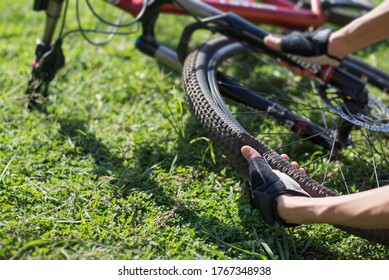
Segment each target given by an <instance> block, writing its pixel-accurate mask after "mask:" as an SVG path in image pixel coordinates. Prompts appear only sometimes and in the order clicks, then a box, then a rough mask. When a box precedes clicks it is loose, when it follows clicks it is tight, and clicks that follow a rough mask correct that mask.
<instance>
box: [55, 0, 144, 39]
mask: <svg viewBox="0 0 389 280" xmlns="http://www.w3.org/2000/svg"><path fill="white" fill-rule="evenodd" d="M67 2H68V0H67ZM86 2H87V4H88V8H89V10H90V11H91V13H92V14H93V15H94V16H95V17H96V18H97V19H98V20H99V21H100V22H102V23H103V24H106V25H109V26H112V27H114V29H113V30H111V31H106V30H98V29H85V28H83V27H82V24H81V17H80V4H79V0H76V18H77V24H78V29H73V30H69V31H67V32H66V33H64V34H63V36H62V38H61V39H63V38H65V37H66V36H68V35H70V34H73V33H77V32H80V33H81V35H82V36H83V37H84V39H85V40H86V41H87V42H88V43H89V44H91V45H95V46H102V45H105V44H107V43H109V42H110V41H111V40H112V39H113V37H114V36H115V35H130V34H134V33H136V32H138V31H139V26H137V28H136V29H135V30H130V31H125V32H120V31H118V29H119V28H124V27H130V26H132V25H134V24H136V23H138V21H139V19H140V18H142V16H143V15H144V13H145V11H146V8H147V6H148V4H149V0H144V2H143V6H142V8H141V10H140V11H139V13H138V14H137V15H136V17H135V18H134V19H133V20H131V21H130V22H128V23H125V24H122V23H121V20H122V17H123V14H124V13H123V12H121V14H120V15H119V18H118V20H117V23H112V22H109V21H107V20H105V19H104V18H103V17H101V16H100V15H99V14H98V13H97V12H96V10H95V9H94V8H93V7H92V5H91V3H90V1H89V0H87V1H86ZM66 9H67V5H66ZM65 13H66V12H65ZM64 24H65V20H63V23H62V29H63V26H64ZM86 33H95V34H108V35H109V36H108V38H107V39H106V40H105V41H103V42H95V41H93V40H92V39H90V38H89V37H88V36H87V34H86Z"/></svg>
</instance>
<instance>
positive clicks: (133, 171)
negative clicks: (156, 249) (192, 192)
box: [59, 119, 337, 259]
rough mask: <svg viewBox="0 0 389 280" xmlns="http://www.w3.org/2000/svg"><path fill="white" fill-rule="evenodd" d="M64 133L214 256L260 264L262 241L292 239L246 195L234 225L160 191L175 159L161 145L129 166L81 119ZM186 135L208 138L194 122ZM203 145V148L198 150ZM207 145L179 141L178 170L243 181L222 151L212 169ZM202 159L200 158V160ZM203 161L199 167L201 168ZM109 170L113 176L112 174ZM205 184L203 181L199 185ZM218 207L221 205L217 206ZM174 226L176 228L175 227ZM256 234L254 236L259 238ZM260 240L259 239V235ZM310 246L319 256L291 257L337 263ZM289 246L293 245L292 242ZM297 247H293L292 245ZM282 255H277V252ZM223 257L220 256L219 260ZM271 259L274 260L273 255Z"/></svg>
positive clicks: (141, 151)
mask: <svg viewBox="0 0 389 280" xmlns="http://www.w3.org/2000/svg"><path fill="white" fill-rule="evenodd" d="M59 122H60V123H61V133H62V134H63V135H65V136H67V137H70V138H71V139H72V141H73V142H74V143H75V146H76V147H75V150H74V153H75V156H76V155H79V154H83V155H90V156H91V157H92V158H93V159H94V162H95V166H94V173H95V174H96V176H97V177H98V178H99V177H101V176H107V175H108V174H115V176H114V177H115V178H114V179H113V180H112V181H110V183H111V186H112V189H113V192H119V193H120V194H121V195H124V196H130V195H131V193H132V192H133V191H134V190H137V191H141V192H143V193H146V194H152V196H151V198H150V199H152V200H153V202H154V203H155V204H156V205H158V206H163V208H164V209H172V211H173V210H174V214H175V215H178V216H179V217H180V219H179V220H180V226H182V225H187V226H189V227H191V228H193V229H194V232H195V234H196V239H199V240H204V242H205V243H206V244H208V245H209V246H210V248H214V247H215V246H216V248H217V249H214V251H213V253H211V254H214V257H215V258H218V254H220V252H221V253H222V256H221V257H223V256H224V257H226V256H228V257H230V258H237V257H239V258H246V259H258V258H262V257H263V256H266V255H267V256H268V257H269V254H266V253H264V252H263V249H261V246H262V245H261V243H260V242H259V238H261V241H262V242H264V243H266V244H268V245H269V246H271V248H273V249H274V248H277V244H279V242H280V241H279V240H281V242H282V243H283V244H284V243H285V240H287V239H288V238H292V237H290V236H289V237H288V235H286V234H285V230H284V229H281V228H278V229H277V228H276V229H275V228H273V227H269V226H266V225H264V224H263V223H261V219H260V217H259V216H258V213H257V212H256V210H253V209H252V208H251V207H250V205H249V200H248V197H247V194H246V193H245V192H244V194H243V195H242V196H241V197H240V198H239V200H238V202H237V203H238V215H239V217H240V221H239V224H231V222H230V223H226V222H224V219H223V217H218V218H209V217H204V216H201V215H200V214H199V213H200V212H201V211H203V210H204V209H201V207H200V208H199V206H198V205H196V203H194V204H192V203H190V202H189V203H187V202H185V201H183V200H181V199H180V198H178V197H177V195H176V194H175V193H168V192H166V191H165V190H164V189H163V187H161V186H160V182H159V181H155V180H153V179H152V176H153V174H152V172H153V166H155V164H158V167H159V168H161V169H162V170H164V172H166V173H169V169H170V168H171V162H172V161H173V160H174V157H175V156H176V154H172V153H169V152H167V151H166V150H164V149H162V148H161V147H159V146H158V143H154V142H149V143H145V144H143V145H139V146H137V147H136V149H135V151H134V154H135V157H134V161H135V163H133V164H131V165H130V166H129V165H128V164H124V163H125V162H126V159H124V158H121V157H118V156H115V155H114V154H112V153H111V151H110V149H109V147H107V146H106V145H105V144H104V143H103V142H102V141H101V140H99V139H97V137H96V136H95V135H94V134H92V133H90V132H88V131H87V123H86V121H84V120H80V119H61V120H60V121H59ZM187 132H188V133H187V134H188V135H190V137H194V136H195V135H197V134H198V135H199V136H200V135H203V132H202V130H201V128H200V127H199V126H198V125H197V124H196V123H195V122H193V121H189V122H188V123H187ZM199 145H200V146H199ZM206 145H207V143H205V142H204V143H201V142H200V143H198V144H197V146H196V145H192V144H188V141H185V140H183V141H179V143H178V145H177V149H176V152H177V153H179V154H180V153H181V154H185V156H182V157H178V159H177V161H176V162H175V166H176V167H178V166H182V167H185V166H192V167H194V168H196V166H197V167H198V166H199V164H202V163H204V164H205V165H207V166H208V168H209V171H210V172H215V173H221V172H222V171H224V172H226V170H227V173H228V174H227V175H226V176H235V177H236V176H239V174H238V173H237V172H236V171H235V170H234V169H233V168H232V166H231V165H230V164H229V163H228V161H227V160H226V159H225V158H223V157H222V155H221V154H220V152H219V151H218V149H217V148H216V149H215V153H216V157H217V158H218V162H217V164H216V165H213V164H212V162H210V161H206V162H204V159H203V158H202V157H201V156H198V153H199V152H198V151H199V150H201V149H203V150H204V149H206ZM196 154H197V159H195V157H196ZM199 161H200V163H199ZM108 171H109V173H108ZM200 183H201V182H200ZM181 187H182V188H184V189H190V188H191V185H190V183H184V184H182V186H181ZM215 203H217V202H215ZM170 223H171V224H170ZM165 225H169V226H172V227H175V226H177V222H176V221H173V222H170V221H169V219H168V220H166V223H165V224H164V225H162V226H165ZM254 232H255V233H254ZM256 235H257V236H256ZM306 242H309V243H310V244H311V245H310V248H315V250H314V252H309V254H308V255H306V256H304V255H303V256H302V255H300V254H299V252H298V251H297V252H291V253H290V258H304V257H307V258H317V257H318V256H325V258H331V259H336V258H337V256H336V255H335V254H332V253H330V252H328V251H326V249H321V247H320V242H318V243H317V245H315V244H316V241H315V240H312V239H311V240H309V241H305V242H304V243H306ZM288 243H289V241H288ZM292 243H293V242H292ZM274 253H275V255H276V256H277V255H279V253H278V252H274ZM219 257H220V256H219ZM270 257H273V256H271V255H270Z"/></svg>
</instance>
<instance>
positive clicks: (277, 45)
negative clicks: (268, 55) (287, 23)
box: [264, 34, 281, 51]
mask: <svg viewBox="0 0 389 280" xmlns="http://www.w3.org/2000/svg"><path fill="white" fill-rule="evenodd" d="M264 43H265V44H266V46H268V47H269V48H272V49H274V50H277V51H281V37H280V36H277V35H273V34H269V35H268V36H266V37H265V39H264Z"/></svg>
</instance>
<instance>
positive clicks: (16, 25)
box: [0, 0, 389, 260]
mask: <svg viewBox="0 0 389 280" xmlns="http://www.w3.org/2000/svg"><path fill="white" fill-rule="evenodd" d="M30 2H31V1H29V2H28V4H26V1H22V0H15V1H12V2H10V1H2V2H1V3H0V10H1V14H2V18H1V21H0V60H1V64H0V106H1V110H0V259H223V260H224V259H245V260H246V259H387V258H388V257H389V248H388V247H385V246H382V245H379V244H374V243H370V242H368V241H366V240H363V239H360V238H358V237H355V236H352V235H349V234H347V233H344V232H342V231H340V230H337V229H335V228H334V227H332V226H330V225H309V226H300V227H296V228H291V229H285V228H281V227H279V226H275V227H270V226H267V225H266V224H265V223H264V222H263V221H262V220H261V218H260V217H259V214H258V212H257V211H256V210H255V209H253V208H252V207H251V206H250V203H249V200H248V197H247V193H246V192H245V191H244V189H243V185H242V184H243V178H242V176H241V175H240V174H239V173H238V172H237V171H236V170H235V169H234V168H233V167H232V165H231V164H230V163H229V162H228V160H227V159H226V158H225V157H224V156H223V155H222V154H221V153H220V151H219V150H218V148H217V147H215V145H213V144H212V142H210V141H209V140H208V139H207V138H206V135H205V134H204V131H203V130H202V128H201V127H200V126H199V124H198V123H197V122H196V120H195V119H194V118H193V116H192V114H191V112H190V111H189V108H188V106H187V104H186V102H185V98H184V93H183V90H182V86H181V76H180V73H177V72H174V71H173V70H171V69H170V68H168V67H163V66H162V65H160V64H158V63H156V62H155V61H154V60H152V59H151V58H148V57H145V56H143V55H142V54H140V52H138V51H137V50H136V49H135V47H134V42H135V40H136V37H137V34H134V35H131V36H117V37H115V38H114V39H113V40H112V41H111V42H110V43H109V44H107V45H105V46H101V47H96V46H92V45H90V44H88V43H87V42H86V41H85V40H83V38H82V37H81V36H80V35H79V34H73V35H70V36H68V37H67V39H66V41H65V42H64V46H63V48H64V51H65V55H66V65H65V67H64V68H63V69H61V70H60V72H59V74H58V76H57V77H56V78H55V79H54V81H53V82H52V84H51V87H50V89H49V96H48V98H47V106H46V109H47V111H46V112H40V111H37V110H33V111H31V110H29V109H28V108H26V107H25V106H23V105H22V103H21V102H20V100H21V99H22V98H23V95H24V91H25V89H26V85H27V81H28V76H29V73H30V65H31V61H32V59H33V53H34V49H35V40H36V38H37V37H38V36H40V35H41V32H42V30H43V18H44V14H43V13H35V12H32V9H31V6H32V3H30ZM70 2H72V3H71V5H70V6H71V7H70V8H71V9H70V10H69V14H68V22H67V26H66V28H67V29H71V28H75V27H76V21H75V13H74V6H73V5H74V3H73V2H74V1H70ZM101 2H102V1H101ZM102 5H107V4H104V3H103V4H102ZM82 6H85V5H84V4H82ZM104 7H105V6H104ZM109 7H110V6H109ZM82 11H83V12H84V13H87V11H86V9H85V7H84V9H82ZM86 15H87V16H85V17H83V21H84V22H85V24H87V25H88V24H90V25H91V26H93V24H94V23H95V20H94V18H93V17H92V16H91V15H90V14H86ZM105 15H106V16H111V17H112V18H113V20H115V19H116V17H117V15H118V11H117V10H116V9H113V8H112V9H106V11H105ZM126 20H128V19H126ZM166 21H168V24H166V26H169V29H171V30H170V32H171V34H173V33H174V32H176V30H179V29H180V27H181V19H175V18H170V17H168V18H167V19H166ZM138 35H139V33H138ZM93 39H94V40H104V39H105V36H104V35H99V36H97V37H96V36H93ZM172 43H174V42H172ZM388 46H389V43H388V42H386V45H384V46H382V45H381V47H380V48H379V49H378V50H377V51H376V52H375V56H374V59H375V61H377V63H378V64H379V65H380V66H382V67H384V68H385V67H386V68H387V69H389V59H388V54H387V53H386V52H387V50H388ZM366 56H367V55H366ZM385 63H386V64H385Z"/></svg>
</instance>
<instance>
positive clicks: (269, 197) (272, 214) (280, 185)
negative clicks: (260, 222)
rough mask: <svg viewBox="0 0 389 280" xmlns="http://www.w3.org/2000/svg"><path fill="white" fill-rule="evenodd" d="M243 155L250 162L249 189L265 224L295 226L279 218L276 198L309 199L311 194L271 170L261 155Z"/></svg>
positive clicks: (288, 178)
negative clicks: (297, 197) (298, 197)
mask: <svg viewBox="0 0 389 280" xmlns="http://www.w3.org/2000/svg"><path fill="white" fill-rule="evenodd" d="M242 153H243V155H244V156H245V158H246V159H247V160H248V162H249V175H250V178H249V181H248V188H249V192H250V196H251V201H252V202H253V204H254V207H256V208H257V209H258V210H259V212H260V213H261V215H262V217H263V218H264V220H265V222H266V223H268V224H270V225H274V222H278V223H279V224H280V225H282V226H294V225H291V224H286V223H285V222H284V221H283V220H282V219H281V218H280V217H279V216H278V213H277V201H276V197H277V196H279V195H281V194H291V195H295V196H306V197H309V194H308V193H307V192H306V191H304V190H303V189H302V188H301V187H300V185H299V184H298V183H297V182H296V181H295V180H293V179H292V178H291V177H289V176H288V175H286V174H285V173H282V172H280V171H278V170H273V169H271V167H270V166H269V165H268V163H267V162H266V160H265V158H263V157H261V156H260V155H259V154H258V155H255V156H252V155H248V154H245V151H243V149H242ZM246 153H247V151H246Z"/></svg>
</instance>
